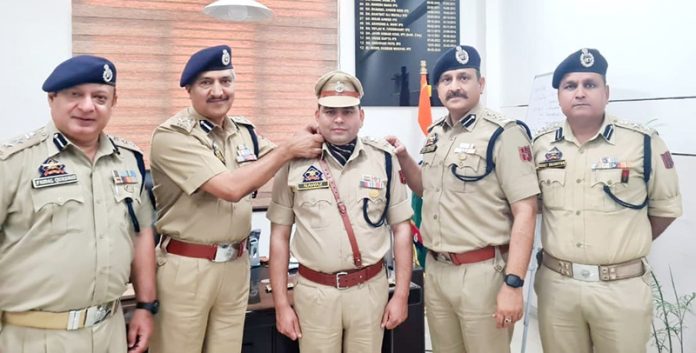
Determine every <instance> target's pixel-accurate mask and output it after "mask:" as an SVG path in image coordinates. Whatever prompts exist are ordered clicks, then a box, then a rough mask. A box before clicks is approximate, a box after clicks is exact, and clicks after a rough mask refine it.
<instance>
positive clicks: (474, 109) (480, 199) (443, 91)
mask: <svg viewBox="0 0 696 353" xmlns="http://www.w3.org/2000/svg"><path fill="white" fill-rule="evenodd" d="M480 68H481V57H480V55H479V53H478V51H477V50H476V49H475V48H473V47H471V46H467V45H460V46H456V47H454V48H450V49H448V50H446V51H445V52H444V53H443V54H442V55H441V56H440V58H439V59H438V61H437V62H436V64H435V66H434V68H433V75H432V76H431V78H432V80H433V83H434V86H435V88H436V89H437V93H438V96H439V98H440V100H441V101H442V103H443V105H444V106H445V107H446V108H447V111H448V114H447V115H446V116H444V117H442V118H441V119H439V120H437V121H435V122H434V123H433V124H432V125H431V126H430V127H429V129H428V136H427V140H426V142H425V145H424V146H423V148H422V149H421V153H422V154H423V162H422V167H419V165H418V164H417V163H416V162H415V160H413V158H411V156H409V154H408V152H407V151H406V149H405V147H404V146H403V145H402V144H401V142H400V141H398V139H396V138H395V137H388V140H389V141H390V142H391V143H392V144H393V145H394V146H395V147H396V155H397V156H398V158H399V162H400V163H401V165H402V168H403V170H404V172H405V175H406V179H407V181H408V185H409V187H410V188H411V190H413V192H415V193H416V194H417V195H419V196H422V197H423V208H422V211H423V217H422V220H423V221H422V223H421V235H422V236H423V243H424V245H425V246H426V247H427V248H428V249H429V254H428V256H427V258H426V268H427V272H426V277H425V286H424V289H425V305H426V311H427V315H428V325H429V327H430V337H431V339H432V344H433V352H437V353H443V352H452V353H455V352H456V353H459V352H509V351H510V338H511V337H512V328H513V325H514V323H515V322H516V321H517V320H519V319H521V318H522V314H523V312H522V310H523V295H522V288H521V287H522V285H523V279H524V275H525V274H526V272H527V264H528V263H529V258H530V254H531V247H532V241H533V237H534V224H535V216H536V203H537V201H536V195H537V194H538V193H539V187H538V185H537V179H536V174H535V171H534V164H533V162H532V155H531V145H530V140H529V137H528V136H527V134H526V133H525V129H524V128H522V127H520V126H518V124H516V122H515V121H514V120H509V119H506V118H505V117H503V116H502V115H500V114H499V113H496V112H494V111H492V110H490V109H487V108H485V107H483V106H482V105H481V104H480V102H479V101H480V97H481V94H482V92H483V89H484V87H485V79H484V77H483V76H481V72H480Z"/></svg>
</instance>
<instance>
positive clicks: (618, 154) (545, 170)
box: [533, 48, 682, 353]
mask: <svg viewBox="0 0 696 353" xmlns="http://www.w3.org/2000/svg"><path fill="white" fill-rule="evenodd" d="M607 67H608V64H607V60H606V59H605V58H604V56H603V55H602V54H601V53H600V52H599V51H598V50H596V49H588V48H583V49H580V50H578V51H576V52H574V53H572V54H570V55H569V56H568V57H567V58H566V59H565V60H563V61H562V62H561V63H560V64H559V65H558V67H557V68H556V70H555V71H554V74H553V81H552V86H553V87H554V88H556V89H558V101H559V104H560V106H561V110H562V111H563V114H564V115H565V116H566V120H565V121H564V122H561V123H558V124H552V125H550V126H548V127H547V128H545V129H543V130H542V131H541V132H540V133H539V134H538V135H537V137H536V138H535V140H534V146H533V148H534V151H533V152H534V160H535V163H536V166H537V171H538V175H539V184H540V186H541V193H542V202H543V208H542V216H543V217H542V227H541V237H542V245H543V247H544V251H543V254H542V255H541V263H542V264H543V265H542V266H540V267H539V271H538V272H537V275H536V276H537V277H536V278H537V281H536V283H535V287H536V292H537V297H538V304H539V310H538V312H539V329H540V334H541V342H542V345H543V348H544V351H547V352H577V353H592V352H594V353H610V352H611V353H628V352H631V353H635V352H646V344H647V341H648V339H649V336H650V324H651V322H652V301H653V299H652V291H651V288H650V285H649V284H648V283H646V282H648V281H649V280H650V278H649V277H650V274H649V267H648V265H647V261H646V259H645V257H646V256H647V255H648V253H649V251H650V246H651V244H652V241H653V240H654V239H655V238H657V237H658V236H659V235H660V234H661V233H662V232H663V231H664V230H665V229H666V228H667V227H668V226H669V224H670V223H672V221H673V220H674V219H675V218H676V217H678V216H680V215H681V213H682V206H681V195H680V192H679V186H678V182H677V172H676V170H675V168H674V162H673V161H672V156H671V154H670V152H669V150H668V149H667V146H666V145H665V143H664V141H663V140H662V139H661V138H660V137H659V136H658V135H657V133H656V132H655V131H653V130H652V129H647V128H645V127H643V126H641V125H639V124H636V123H632V122H627V121H622V120H619V119H617V118H616V117H614V116H611V115H609V114H607V113H606V111H605V108H606V105H607V102H608V100H609V86H608V85H607V81H606V73H607Z"/></svg>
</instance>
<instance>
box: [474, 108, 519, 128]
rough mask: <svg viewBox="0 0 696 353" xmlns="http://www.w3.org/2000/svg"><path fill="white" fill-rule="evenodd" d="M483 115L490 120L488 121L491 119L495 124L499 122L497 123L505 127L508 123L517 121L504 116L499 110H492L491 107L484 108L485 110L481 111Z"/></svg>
mask: <svg viewBox="0 0 696 353" xmlns="http://www.w3.org/2000/svg"><path fill="white" fill-rule="evenodd" d="M481 116H482V117H483V118H484V119H486V120H488V121H490V122H493V123H495V124H497V125H500V126H502V127H505V126H506V125H508V124H510V123H514V122H515V121H514V120H512V119H508V118H506V117H505V116H503V114H500V113H498V112H495V111H492V110H490V109H484V110H483V111H482V112H481Z"/></svg>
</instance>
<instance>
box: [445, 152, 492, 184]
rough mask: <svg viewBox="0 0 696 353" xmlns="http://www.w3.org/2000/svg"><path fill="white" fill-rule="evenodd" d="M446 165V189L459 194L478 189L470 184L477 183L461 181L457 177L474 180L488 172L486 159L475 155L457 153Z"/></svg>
mask: <svg viewBox="0 0 696 353" xmlns="http://www.w3.org/2000/svg"><path fill="white" fill-rule="evenodd" d="M446 164H447V170H446V171H445V178H444V182H445V188H446V189H447V190H449V191H452V192H457V193H466V192H472V191H475V190H476V189H475V188H472V187H470V186H469V185H468V184H469V183H473V182H477V181H463V180H460V179H459V178H458V177H457V175H459V176H460V177H464V179H472V178H477V177H479V176H481V175H483V174H484V173H485V171H486V159H485V158H484V157H482V156H480V155H478V154H475V153H458V154H456V153H455V154H454V158H448V160H447V163H446ZM452 168H454V169H452ZM455 173H456V174H457V175H455Z"/></svg>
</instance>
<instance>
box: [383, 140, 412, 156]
mask: <svg viewBox="0 0 696 353" xmlns="http://www.w3.org/2000/svg"><path fill="white" fill-rule="evenodd" d="M384 139H385V140H387V142H389V144H390V145H392V146H394V154H396V156H397V157H404V156H406V155H408V151H407V150H406V146H404V144H403V143H401V141H399V139H398V138H397V137H396V136H392V135H389V136H385V137H384Z"/></svg>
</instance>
